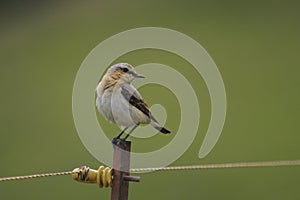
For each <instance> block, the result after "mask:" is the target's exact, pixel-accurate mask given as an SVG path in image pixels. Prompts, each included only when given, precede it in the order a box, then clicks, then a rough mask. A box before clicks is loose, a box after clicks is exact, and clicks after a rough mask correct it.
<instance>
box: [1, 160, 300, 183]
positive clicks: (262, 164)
mask: <svg viewBox="0 0 300 200" xmlns="http://www.w3.org/2000/svg"><path fill="white" fill-rule="evenodd" d="M284 166H300V160H283V161H266V162H242V163H225V164H205V165H191V166H175V167H149V168H136V169H130V172H132V173H139V172H152V171H173V170H198V169H226V168H250V167H252V168H253V167H284ZM74 173H77V172H76V171H74V170H73V171H66V172H55V173H47V174H34V175H28V176H15V177H6V178H0V182H4V181H13V180H23V179H33V178H41V177H49V176H63V175H70V174H74Z"/></svg>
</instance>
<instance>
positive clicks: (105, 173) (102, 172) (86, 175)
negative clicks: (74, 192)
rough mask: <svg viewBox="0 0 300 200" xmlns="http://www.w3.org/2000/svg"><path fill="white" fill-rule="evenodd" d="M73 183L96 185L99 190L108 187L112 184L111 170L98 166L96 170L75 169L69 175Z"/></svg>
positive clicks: (86, 168) (84, 167)
mask: <svg viewBox="0 0 300 200" xmlns="http://www.w3.org/2000/svg"><path fill="white" fill-rule="evenodd" d="M71 176H72V178H73V179H74V180H75V181H78V182H81V183H96V184H97V185H98V186H99V187H100V188H102V187H109V186H111V183H112V179H113V177H112V169H110V168H109V167H104V166H100V167H99V168H98V171H97V170H94V169H90V168H89V167H86V166H82V167H79V168H75V169H74V170H73V174H72V175H71Z"/></svg>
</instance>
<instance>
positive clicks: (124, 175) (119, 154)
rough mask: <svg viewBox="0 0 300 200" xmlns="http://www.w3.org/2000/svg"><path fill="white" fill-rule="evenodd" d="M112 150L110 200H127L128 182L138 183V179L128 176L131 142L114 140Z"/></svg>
mask: <svg viewBox="0 0 300 200" xmlns="http://www.w3.org/2000/svg"><path fill="white" fill-rule="evenodd" d="M113 148H114V158H113V182H112V190H111V200H128V188H129V181H134V182H139V181H140V177H132V176H129V175H130V174H129V170H130V150H131V142H130V141H124V140H121V139H114V140H113Z"/></svg>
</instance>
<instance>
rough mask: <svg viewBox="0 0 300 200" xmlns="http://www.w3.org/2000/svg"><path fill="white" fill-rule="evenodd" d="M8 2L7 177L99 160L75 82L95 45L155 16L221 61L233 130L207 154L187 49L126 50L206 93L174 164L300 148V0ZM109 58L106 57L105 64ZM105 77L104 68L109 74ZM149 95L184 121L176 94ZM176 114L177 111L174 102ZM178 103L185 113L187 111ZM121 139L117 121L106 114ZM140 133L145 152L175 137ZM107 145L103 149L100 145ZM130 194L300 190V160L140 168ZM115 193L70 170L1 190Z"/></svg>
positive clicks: (250, 195) (298, 154)
mask: <svg viewBox="0 0 300 200" xmlns="http://www.w3.org/2000/svg"><path fill="white" fill-rule="evenodd" d="M0 5H1V8H0V9H1V12H0V22H1V26H0V61H1V63H0V91H1V98H0V136H1V139H0V177H5V176H14V175H26V174H33V173H44V172H55V171H64V170H72V169H73V168H75V167H77V166H81V165H88V166H90V167H92V168H97V167H98V166H99V165H100V164H101V163H99V161H97V160H96V159H94V158H93V157H92V156H91V155H90V154H89V153H88V151H87V150H86V149H85V147H84V146H83V144H82V143H81V141H80V139H79V137H78V135H77V132H76V130H75V125H74V122H73V116H72V87H73V83H74V80H75V76H76V73H77V70H78V69H79V67H80V64H81V62H82V61H83V59H84V58H85V57H86V56H87V54H88V53H89V52H90V51H91V50H92V49H93V48H94V47H95V46H96V45H97V44H98V43H100V42H101V41H103V40H105V39H106V38H108V37H110V36H112V35H114V34H116V33H119V32H121V31H124V30H127V29H130V28H136V27H144V26H157V27H165V28H170V29H174V30H177V31H180V32H183V33H185V34H187V35H189V36H190V37H192V38H194V39H195V40H197V41H198V42H199V43H200V44H201V45H203V47H204V48H205V49H206V50H207V51H208V52H209V54H210V55H211V56H212V58H213V59H214V61H215V62H216V64H217V66H218V68H219V70H220V72H221V74H222V77H223V80H224V83H225V87H226V92H227V100H228V111H227V118H226V123H225V127H224V130H223V132H222V135H221V137H220V140H219V141H218V143H217V145H216V146H215V148H214V149H213V151H212V152H211V153H210V154H209V155H208V156H207V157H205V159H203V160H199V159H198V151H199V147H200V145H201V143H202V140H203V138H204V135H205V131H206V130H207V127H208V123H209V119H210V99H209V94H208V92H207V89H206V86H205V83H204V82H203V80H202V79H201V77H200V76H199V75H198V74H196V73H195V70H193V69H192V67H190V66H189V64H188V63H187V62H186V61H185V60H183V59H181V58H180V57H178V56H176V55H173V54H170V53H167V52H162V51H157V50H144V51H143V50H141V51H136V52H131V53H129V54H126V55H123V56H122V57H120V58H119V59H118V60H116V61H115V62H118V61H126V62H129V63H132V64H134V65H138V64H142V63H148V62H158V63H163V64H166V65H169V66H172V67H174V68H175V69H176V70H178V71H180V72H181V73H182V74H184V76H185V77H187V79H188V80H189V81H190V82H191V84H192V85H193V87H194V89H195V90H196V91H197V96H198V98H199V104H200V108H201V122H200V128H199V131H198V134H197V137H196V139H195V140H194V142H193V144H192V145H191V146H190V148H189V149H188V150H187V151H186V152H185V153H184V154H183V156H182V157H181V158H180V159H178V160H177V161H176V162H174V163H173V164H172V165H173V166H176V165H194V164H208V163H226V162H240V161H243V162H245V161H269V160H270V161H271V160H289V159H299V158H300V151H299V150H300V135H299V128H300V127H299V116H300V106H299V101H300V92H299V85H300V79H299V73H300V60H299V52H300V37H299V35H300V25H299V19H300V12H299V6H300V4H299V3H298V2H297V1H268V0H265V1H170V0H166V1H157V0H153V1H114V2H110V1H63V2H60V1H51V2H50V1H49V2H48V1H33V0H31V1H28V0H27V1H2V2H1V3H0ZM99 67H106V66H99ZM99 79H100V77H99ZM155 90H161V91H162V92H164V91H167V89H166V88H162V87H158V86H155V85H154V86H145V87H142V88H141V93H142V94H143V96H144V98H145V99H147V101H148V102H149V104H154V103H161V104H162V105H164V106H165V108H166V109H167V112H168V115H169V119H168V121H167V126H168V128H170V129H171V130H175V132H176V129H177V128H178V124H177V123H176V121H178V119H179V117H178V115H177V114H176V115H174V114H172V113H173V112H174V110H176V108H178V104H177V102H176V101H174V100H171V102H172V104H171V105H167V104H170V101H169V99H168V97H172V93H168V92H166V98H159V97H155ZM176 112H177V111H176ZM177 113H178V112H177ZM99 120H100V123H101V125H103V126H104V127H105V130H107V132H109V133H108V134H107V135H108V137H110V138H112V137H113V135H114V133H116V132H117V131H118V129H117V128H116V127H115V126H114V125H111V124H109V123H107V122H105V121H104V120H103V118H101V117H100V116H99ZM172 137H173V136H171V137H170V138H166V137H159V135H158V136H157V137H154V138H152V139H148V140H140V139H133V149H134V150H135V151H138V152H142V151H146V152H147V151H148V150H154V149H157V148H159V147H161V146H163V145H164V144H166V143H167V142H169V141H171V140H172ZM99 153H105V152H99ZM140 176H141V177H142V182H141V183H131V184H130V194H129V199H131V200H135V199H145V200H147V199H244V200H247V199H249V200H250V199H256V200H258V199H300V192H299V186H300V168H299V167H282V168H255V169H224V170H223V169H217V170H199V171H178V172H156V173H148V174H141V175H140ZM88 198H89V199H110V189H98V188H97V186H95V185H87V184H79V183H76V182H74V181H72V179H71V178H70V177H68V176H63V177H52V178H43V179H35V180H24V181H14V182H4V183H0V199H88Z"/></svg>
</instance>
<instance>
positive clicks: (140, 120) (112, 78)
mask: <svg viewBox="0 0 300 200" xmlns="http://www.w3.org/2000/svg"><path fill="white" fill-rule="evenodd" d="M135 78H145V77H144V76H143V75H140V74H137V73H136V72H135V70H134V68H133V67H132V66H131V65H130V64H128V63H119V64H115V65H113V66H111V67H110V68H109V69H108V70H107V72H106V74H105V75H104V76H103V78H102V80H101V82H100V83H99V85H98V86H97V89H96V92H97V99H96V106H97V108H98V110H99V112H100V113H101V114H102V115H103V116H104V117H105V118H106V119H107V120H108V121H110V122H112V123H115V124H117V125H118V126H119V127H120V128H122V132H121V133H120V134H119V135H118V136H117V137H116V139H120V137H121V135H122V134H123V133H124V132H125V131H126V130H127V129H128V128H129V127H133V128H132V129H131V131H130V132H129V133H128V134H127V135H126V136H125V137H124V138H123V140H126V139H127V138H128V136H129V135H130V134H131V133H132V132H133V131H134V130H135V129H136V128H137V127H138V126H139V125H140V124H151V125H152V126H153V127H154V128H156V129H157V130H159V131H160V132H162V133H164V134H167V133H170V131H169V130H167V129H165V128H164V127H162V126H161V125H160V124H159V123H158V121H157V120H156V119H155V118H154V117H153V115H152V114H151V112H150V110H149V108H148V106H147V104H146V103H145V102H144V101H143V99H142V97H141V95H140V93H139V92H138V91H137V90H136V88H134V87H133V86H132V84H131V82H132V81H133V80H134V79H135Z"/></svg>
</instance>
